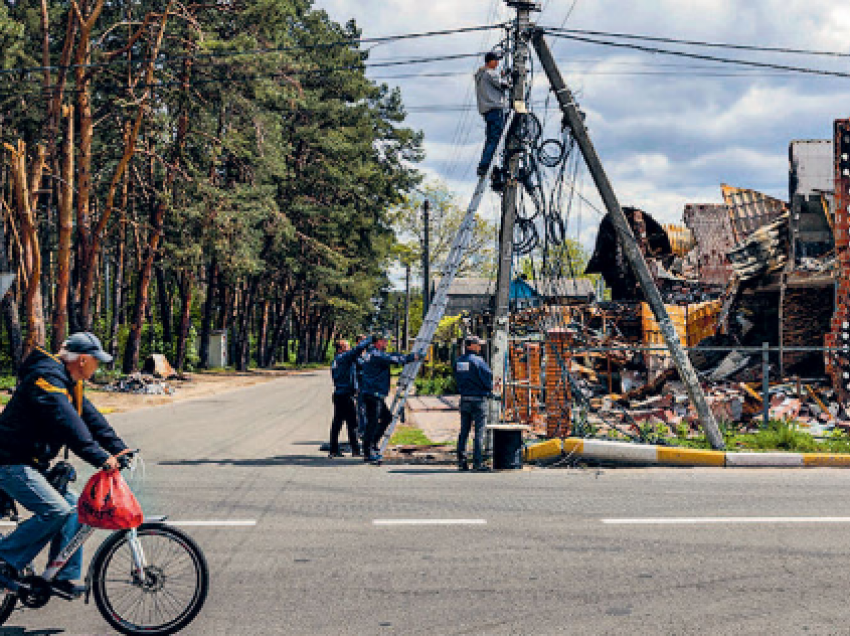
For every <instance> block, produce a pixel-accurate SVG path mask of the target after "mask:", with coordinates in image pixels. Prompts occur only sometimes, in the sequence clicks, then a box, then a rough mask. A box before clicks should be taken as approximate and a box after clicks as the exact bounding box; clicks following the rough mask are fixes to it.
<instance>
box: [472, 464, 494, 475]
mask: <svg viewBox="0 0 850 636" xmlns="http://www.w3.org/2000/svg"><path fill="white" fill-rule="evenodd" d="M472 470H474V471H475V472H476V473H492V472H493V469H492V468H490V467H489V466H485V465H484V464H481V465H479V466H475V467H474V468H473V469H472Z"/></svg>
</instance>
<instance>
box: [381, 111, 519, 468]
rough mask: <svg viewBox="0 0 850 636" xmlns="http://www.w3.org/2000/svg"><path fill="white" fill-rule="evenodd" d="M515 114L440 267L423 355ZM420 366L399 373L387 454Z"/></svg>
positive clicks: (421, 342) (420, 346) (420, 341)
mask: <svg viewBox="0 0 850 636" xmlns="http://www.w3.org/2000/svg"><path fill="white" fill-rule="evenodd" d="M513 118H514V115H513V112H511V114H510V115H509V116H508V118H507V121H506V122H505V127H504V130H503V131H502V136H501V138H500V139H499V145H498V146H497V147H496V150H495V152H494V153H493V159H492V160H491V161H490V165H489V166H488V167H487V172H485V173H484V174H483V175H481V177H480V178H479V179H478V185H477V186H476V188H475V192H474V193H473V195H472V200H471V201H470V202H469V207H468V208H467V209H466V216H464V219H463V222H462V223H461V225H460V228H458V231H457V234H456V235H455V238H454V241H453V242H452V247H451V250H450V251H449V255H448V257H447V258H446V262H445V263H444V264H443V267H442V269H441V271H440V284H439V285H437V291H436V292H435V293H434V298H433V299H431V305H430V307H428V313H427V314H426V315H425V319H424V320H423V321H422V327H420V328H419V333H418V334H417V336H416V341H415V342H414V343H413V352H415V353H420V354H422V355H423V356H424V355H425V352H426V351H427V350H428V347H429V346H431V341H432V340H433V339H434V333H435V332H436V331H437V327H438V326H439V325H440V320H442V319H443V315H444V314H445V313H446V305H447V304H448V301H449V287H451V284H452V282H453V281H454V279H455V276H456V275H457V272H458V269H460V264H461V262H462V261H463V257H464V254H465V253H466V250H467V249H468V247H469V244H470V242H471V240H472V234H473V231H474V229H475V213H476V212H477V211H478V206H479V205H481V199H483V198H484V192H485V191H486V190H487V182H488V180H489V178H490V173H491V172H492V170H493V163H494V162H495V159H496V157H498V156H499V155H500V154H501V152H502V148H504V145H505V140H506V139H507V136H508V134H509V131H510V129H511V124H512V123H513ZM420 368H422V360H416V361H414V362H410V363H408V364H406V365H405V366H404V370H403V371H402V373H401V376H399V379H398V385H397V386H396V392H395V396H393V403H392V407H391V408H390V413H391V414H392V418H393V419H392V422H391V423H390V425H389V427H388V428H387V430H386V433H384V438H383V439H382V440H381V445H380V450H379V455H381V456H383V454H384V451H385V450H386V449H387V444H389V441H390V438H391V437H392V436H393V432H394V431H395V427H396V425H397V424H398V421H399V419H400V418H401V413H402V411H403V410H404V405H405V403H406V402H407V398H408V396H409V395H410V389H411V388H412V387H413V381H414V380H415V379H416V376H417V375H418V374H419V369H420Z"/></svg>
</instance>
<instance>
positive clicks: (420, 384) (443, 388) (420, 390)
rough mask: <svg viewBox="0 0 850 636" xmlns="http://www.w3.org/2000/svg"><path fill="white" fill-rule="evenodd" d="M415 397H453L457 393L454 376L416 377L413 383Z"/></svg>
mask: <svg viewBox="0 0 850 636" xmlns="http://www.w3.org/2000/svg"><path fill="white" fill-rule="evenodd" d="M414 385H415V386H416V393H417V395H453V394H455V393H457V384H455V379H454V376H451V375H448V376H445V375H444V376H438V375H435V376H433V377H431V378H423V377H418V378H416V380H415V381H414Z"/></svg>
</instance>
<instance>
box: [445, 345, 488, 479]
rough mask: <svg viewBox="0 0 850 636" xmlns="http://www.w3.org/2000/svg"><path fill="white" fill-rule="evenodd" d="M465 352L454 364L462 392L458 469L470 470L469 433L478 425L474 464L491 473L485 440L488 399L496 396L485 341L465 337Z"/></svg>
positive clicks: (480, 470)
mask: <svg viewBox="0 0 850 636" xmlns="http://www.w3.org/2000/svg"><path fill="white" fill-rule="evenodd" d="M465 345H466V352H465V353H464V354H463V355H462V356H460V357H459V358H458V359H457V361H456V362H455V369H454V371H455V382H456V384H457V390H458V393H460V435H458V438H457V465H458V470H461V471H465V470H469V463H468V462H467V455H466V445H467V442H468V441H469V431H470V429H471V428H472V426H473V424H474V425H475V440H474V442H473V452H472V464H473V467H474V469H475V470H476V471H479V472H486V471H488V470H490V469H489V468H487V467H486V466H485V465H484V457H483V452H482V441H483V439H484V427H485V425H486V424H487V399H488V398H489V397H490V396H491V395H492V394H493V372H492V371H491V370H490V367H488V366H487V363H486V362H485V361H484V358H482V357H481V347H482V346H484V340H482V339H481V338H479V337H477V336H468V337H467V338H466V342H465Z"/></svg>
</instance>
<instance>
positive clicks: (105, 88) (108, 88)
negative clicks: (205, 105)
mask: <svg viewBox="0 0 850 636" xmlns="http://www.w3.org/2000/svg"><path fill="white" fill-rule="evenodd" d="M480 55H483V54H482V53H456V54H452V55H433V56H430V57H416V58H408V59H405V60H395V61H392V62H374V63H368V62H364V63H362V64H358V65H355V66H337V67H326V68H317V69H286V70H280V71H277V72H274V73H264V74H251V75H242V76H233V75H227V76H225V77H218V78H206V79H195V78H193V79H190V80H189V81H184V80H182V79H181V80H174V81H168V82H151V83H137V84H134V85H133V86H132V88H133V89H134V90H143V89H148V88H168V87H173V86H183V85H186V86H195V85H199V84H209V83H215V82H233V81H251V80H256V79H273V78H283V77H288V76H309V75H323V74H328V73H333V72H337V71H362V70H364V69H367V68H388V67H394V66H408V65H415V64H430V63H433V62H444V61H448V60H456V59H466V58H471V57H478V56H480ZM363 79H365V80H368V79H369V78H368V77H367V76H366V75H364V76H363ZM36 80H37V78H33V80H31V81H33V82H35V81H36ZM125 88H127V87H126V86H123V85H118V84H116V83H112V84H103V85H99V86H98V87H97V89H96V90H97V91H102V92H114V93H117V92H120V91H121V90H123V89H125ZM54 89H55V87H51V88H50V89H49V90H48V91H45V89H44V88H43V87H34V88H33V89H32V90H29V91H14V92H12V89H11V87H10V89H9V90H7V92H6V93H5V95H6V96H7V97H27V96H38V95H40V96H42V97H47V96H48V94H49V93H50V92H52V91H53V90H54ZM80 90H82V89H79V88H71V87H68V88H65V89H64V92H65V93H66V94H75V93H78V92H79V91H80Z"/></svg>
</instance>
